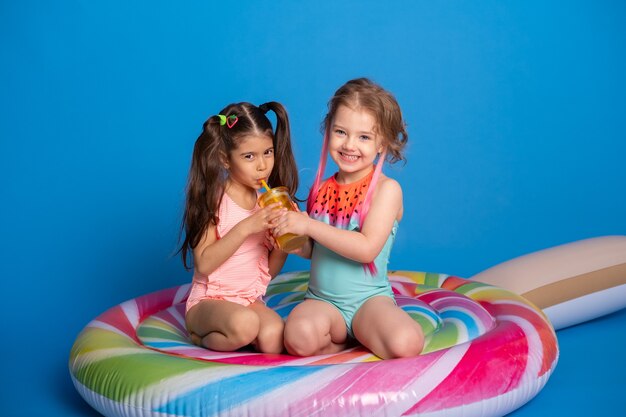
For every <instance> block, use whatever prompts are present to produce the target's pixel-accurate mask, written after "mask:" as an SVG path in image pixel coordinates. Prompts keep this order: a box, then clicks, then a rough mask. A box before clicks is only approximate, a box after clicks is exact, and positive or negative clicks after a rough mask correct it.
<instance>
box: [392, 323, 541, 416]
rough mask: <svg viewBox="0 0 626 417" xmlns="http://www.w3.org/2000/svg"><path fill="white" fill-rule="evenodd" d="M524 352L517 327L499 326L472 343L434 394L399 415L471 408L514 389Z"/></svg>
mask: <svg viewBox="0 0 626 417" xmlns="http://www.w3.org/2000/svg"><path fill="white" fill-rule="evenodd" d="M528 351H529V347H528V343H527V339H526V337H525V335H524V332H523V330H522V329H521V328H520V327H519V326H517V325H515V324H514V323H511V322H505V323H499V324H498V326H496V328H494V329H492V330H491V332H489V333H487V334H485V335H483V336H481V337H479V338H477V339H475V340H474V341H473V342H472V343H471V345H470V347H469V349H468V350H467V352H466V354H465V356H464V357H463V359H462V360H461V361H460V362H459V364H458V365H457V366H456V368H455V369H454V370H453V371H452V372H451V373H450V374H449V375H448V376H447V377H446V378H445V379H444V380H443V381H442V382H441V384H439V386H437V388H436V390H433V391H431V392H430V393H429V394H428V395H427V396H425V397H424V398H423V399H422V400H421V401H419V402H418V403H417V404H415V405H414V406H413V407H411V408H410V409H409V410H407V411H406V412H405V413H404V414H403V415H410V414H419V413H427V412H433V411H438V410H443V409H447V408H453V407H458V406H461V405H464V404H471V403H474V402H478V401H482V400H484V399H487V398H493V397H496V396H498V395H501V394H504V393H506V392H508V391H511V390H513V389H515V388H516V387H517V386H518V385H519V383H520V381H521V378H522V376H523V374H524V369H526V363H527V361H528ZM486 358H488V359H486Z"/></svg>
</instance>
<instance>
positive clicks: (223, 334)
mask: <svg viewBox="0 0 626 417" xmlns="http://www.w3.org/2000/svg"><path fill="white" fill-rule="evenodd" d="M185 322H186V325H187V329H188V330H189V332H190V333H191V340H192V341H193V342H194V343H195V344H198V345H200V346H204V347H206V348H208V349H211V350H218V351H224V352H230V351H233V350H237V349H239V348H241V347H243V346H246V345H249V344H250V343H252V341H254V340H255V339H256V337H257V335H258V334H259V327H260V320H259V315H258V314H257V313H256V312H255V311H254V310H253V309H251V308H248V307H244V306H242V305H239V304H236V303H231V302H230V301H224V300H203V301H200V302H199V303H198V304H196V305H195V306H193V307H192V308H191V310H189V312H188V313H187V315H186V317H185Z"/></svg>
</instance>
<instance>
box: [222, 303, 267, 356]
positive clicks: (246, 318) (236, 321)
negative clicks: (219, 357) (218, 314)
mask: <svg viewBox="0 0 626 417" xmlns="http://www.w3.org/2000/svg"><path fill="white" fill-rule="evenodd" d="M259 327H260V320H259V316H258V315H257V314H256V313H255V312H253V311H251V310H248V309H240V310H237V311H235V312H233V314H231V315H230V317H229V318H228V321H227V329H228V330H227V337H228V339H229V340H230V341H232V343H233V344H235V345H238V346H239V347H242V346H246V345H249V344H250V343H252V342H253V341H254V339H256V338H257V336H258V335H259Z"/></svg>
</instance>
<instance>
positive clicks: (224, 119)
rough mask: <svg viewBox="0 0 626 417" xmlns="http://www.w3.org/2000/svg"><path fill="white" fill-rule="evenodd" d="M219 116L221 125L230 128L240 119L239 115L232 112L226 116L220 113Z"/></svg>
mask: <svg viewBox="0 0 626 417" xmlns="http://www.w3.org/2000/svg"><path fill="white" fill-rule="evenodd" d="M217 117H219V118H220V126H224V125H226V126H228V128H229V129H230V128H232V127H233V126H235V123H237V121H238V120H239V118H238V117H237V116H235V115H234V114H231V115H230V116H224V115H223V114H218V115H217Z"/></svg>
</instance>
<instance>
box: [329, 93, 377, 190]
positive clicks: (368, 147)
mask: <svg viewBox="0 0 626 417" xmlns="http://www.w3.org/2000/svg"><path fill="white" fill-rule="evenodd" d="M375 127H376V119H375V117H374V115H372V114H371V113H370V112H369V111H367V110H361V109H358V110H353V109H352V108H350V107H347V106H344V105H340V106H339V107H338V108H337V111H336V113H335V117H334V118H333V121H332V124H331V126H330V132H329V143H328V151H329V153H330V157H331V158H332V159H333V161H335V163H336V164H337V166H338V167H339V175H338V178H337V179H338V180H339V181H341V182H343V183H346V184H350V183H352V182H355V181H358V180H360V179H361V178H363V177H365V176H366V175H367V174H369V173H370V171H371V170H372V168H373V164H374V159H376V155H377V154H378V153H380V152H382V150H383V146H382V138H380V137H379V136H378V135H377V134H376V133H375Z"/></svg>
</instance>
